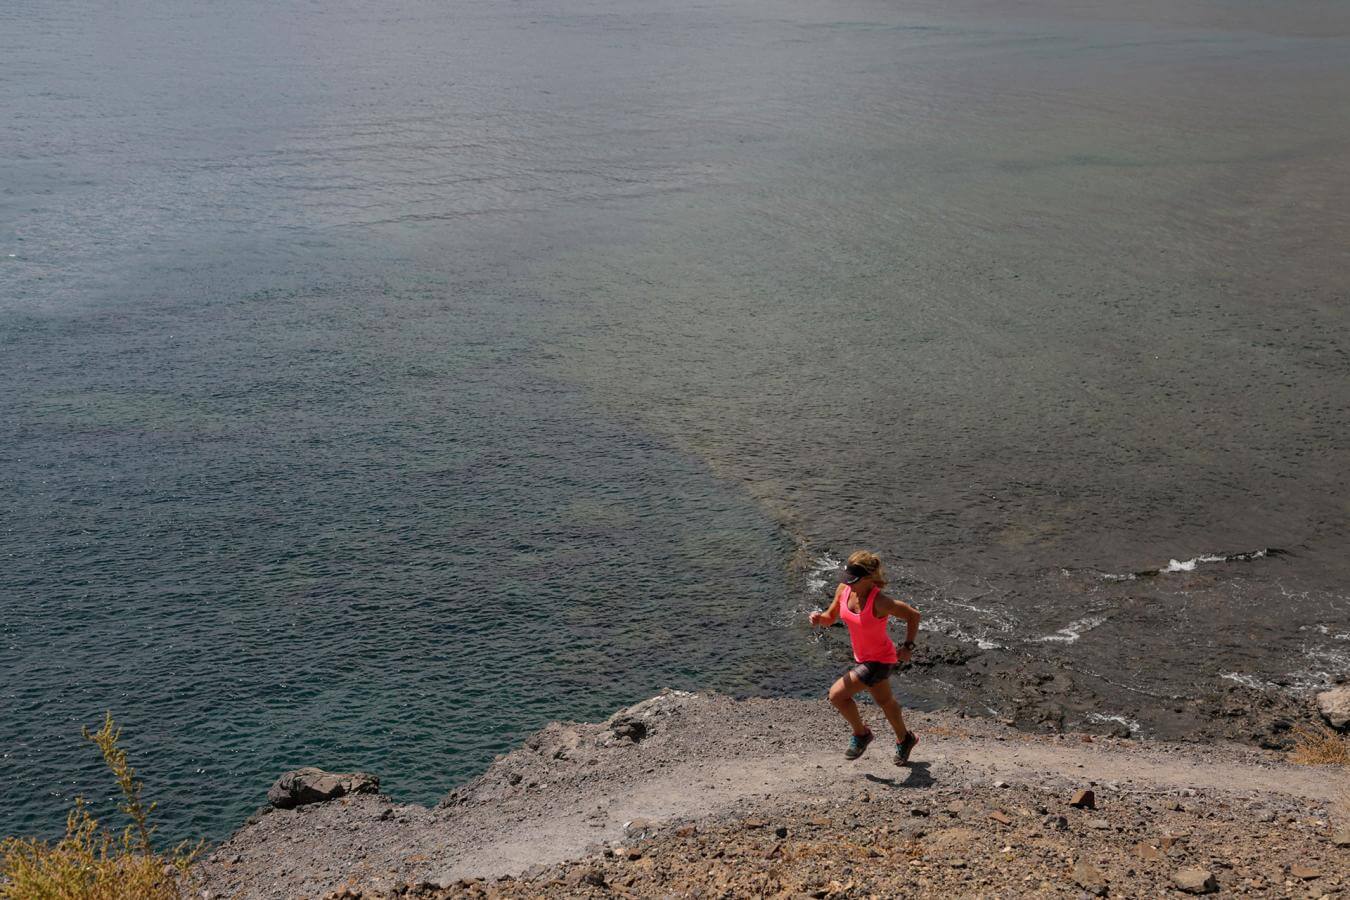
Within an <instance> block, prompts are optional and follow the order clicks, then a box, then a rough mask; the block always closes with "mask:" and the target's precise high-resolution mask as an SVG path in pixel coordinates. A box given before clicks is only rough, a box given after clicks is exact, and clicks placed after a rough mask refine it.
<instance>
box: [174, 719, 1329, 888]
mask: <svg viewBox="0 0 1350 900" xmlns="http://www.w3.org/2000/svg"><path fill="white" fill-rule="evenodd" d="M864 715H865V716H866V717H868V719H869V721H871V720H879V718H880V717H879V715H878V714H877V711H876V710H875V709H873V708H869V707H865V708H864ZM909 718H910V724H911V726H912V727H913V729H914V731H915V732H916V733H917V734H919V736H920V738H921V741H920V743H919V745H918V748H917V749H916V750H915V751H914V754H913V757H912V761H911V765H910V766H908V767H905V768H899V767H897V766H895V765H894V764H893V763H892V760H891V756H890V746H889V743H888V742H887V741H886V740H885V735H883V734H882V732H881V731H880V730H878V741H877V742H876V744H874V745H873V747H872V748H871V749H870V750H869V752H868V753H867V754H866V755H865V756H863V758H862V759H860V760H858V761H856V762H848V761H846V760H844V758H843V755H842V750H843V748H844V744H845V742H846V740H847V736H848V735H847V727H846V726H845V725H843V723H842V722H841V721H840V720H839V718H838V717H837V715H836V714H835V713H834V711H833V710H832V709H831V708H830V707H829V706H828V705H827V704H826V703H825V702H824V701H823V700H822V701H818V702H809V701H801V700H733V699H731V698H728V697H724V696H719V695H707V694H684V693H665V694H662V695H659V696H657V697H654V698H652V699H650V700H646V701H643V702H642V703H639V704H637V705H635V706H633V707H630V708H628V709H625V710H622V711H620V712H619V713H616V714H615V715H614V716H613V717H611V718H610V719H609V720H608V721H606V722H603V723H595V724H574V723H554V724H551V725H549V726H547V727H546V728H544V729H543V730H541V731H540V732H538V733H536V734H535V735H533V736H532V737H531V738H529V740H527V741H526V742H525V745H524V746H523V747H521V748H520V749H517V750H515V751H513V752H512V753H510V754H507V755H506V756H503V757H500V758H499V759H498V760H497V761H496V762H494V763H493V764H492V765H491V766H490V767H489V768H488V770H487V771H486V772H484V773H483V774H482V775H481V776H480V777H478V778H477V779H475V780H473V781H471V782H469V783H468V784H465V785H463V786H461V787H460V788H457V789H456V790H455V791H453V792H451V793H450V794H449V795H448V796H447V797H446V798H445V799H444V800H443V801H442V802H441V803H440V804H439V805H438V806H436V807H435V808H427V807H423V806H419V805H410V804H398V803H395V802H393V801H391V800H389V799H388V798H386V797H382V796H379V795H372V794H352V795H349V796H345V797H342V798H340V799H338V800H333V801H330V802H327V803H319V804H312V805H305V806H300V807H298V808H295V809H289V810H280V809H279V810H274V811H272V812H270V813H268V814H265V815H260V816H257V817H255V818H254V819H251V820H250V822H249V824H247V825H245V826H244V827H243V828H241V829H240V830H239V831H238V832H236V833H235V835H234V836H233V837H231V838H230V839H229V840H228V841H226V842H225V843H224V844H223V845H222V846H221V847H219V848H218V849H217V850H216V851H215V852H214V853H213V854H212V855H211V857H210V858H209V859H208V860H207V861H206V862H205V863H204V864H203V866H202V869H201V874H202V878H203V883H202V884H201V885H200V886H199V887H198V888H197V890H198V891H200V892H201V893H205V894H207V895H208V896H210V897H213V898H219V897H247V898H255V897H256V898H272V897H286V898H291V897H325V896H329V897H347V898H353V897H367V898H369V897H384V896H395V895H403V896H416V897H460V896H504V897H505V896H510V897H530V896H578V895H588V894H589V895H595V896H622V895H638V896H669V895H676V896H698V897H739V896H747V895H760V896H765V895H767V896H777V895H783V896H816V897H829V896H838V897H865V896H874V895H882V896H885V895H894V894H897V893H904V894H907V895H916V896H934V897H937V896H944V897H946V896H968V895H980V894H995V893H996V894H999V895H1001V896H1002V895H1014V896H1015V895H1036V896H1044V895H1046V894H1067V895H1071V896H1075V897H1076V896H1080V895H1081V894H1083V893H1084V892H1087V893H1089V894H1093V895H1097V896H1106V895H1108V894H1112V893H1114V894H1116V895H1119V896H1133V895H1140V894H1145V893H1148V894H1158V893H1160V892H1163V893H1167V892H1189V893H1205V892H1210V891H1214V890H1223V891H1241V892H1244V893H1247V894H1252V895H1257V896H1260V895H1268V896H1290V895H1291V894H1292V895H1298V896H1309V895H1311V896H1323V895H1335V894H1338V893H1340V892H1343V891H1350V784H1348V783H1347V777H1346V771H1347V770H1346V769H1344V768H1321V767H1301V766H1293V765H1290V764H1289V763H1287V762H1286V761H1285V758H1284V756H1283V755H1282V754H1276V753H1273V752H1271V751H1265V750H1258V749H1253V748H1249V747H1240V746H1236V745H1197V744H1167V743H1157V742H1147V741H1133V740H1128V739H1121V738H1104V737H1096V736H1087V735H1074V734H1067V735H1066V734H1057V735H1033V734H1027V733H1024V732H1019V731H1015V730H1012V729H1010V728H1006V727H1004V726H1002V725H999V724H997V723H994V722H990V721H987V720H980V719H967V718H961V717H959V716H957V715H954V714H947V713H910V714H909ZM874 727H875V726H874ZM1083 790H1090V791H1091V792H1092V796H1091V797H1088V798H1084V797H1082V796H1080V795H1079V792H1080V791H1083ZM1075 799H1077V800H1078V801H1079V802H1078V805H1076V806H1075V805H1073V801H1074V800H1075Z"/></svg>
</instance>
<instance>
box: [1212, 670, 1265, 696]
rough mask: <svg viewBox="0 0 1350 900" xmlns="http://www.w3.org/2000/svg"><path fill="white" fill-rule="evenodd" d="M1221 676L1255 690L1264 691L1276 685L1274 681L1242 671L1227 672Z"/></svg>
mask: <svg viewBox="0 0 1350 900" xmlns="http://www.w3.org/2000/svg"><path fill="white" fill-rule="evenodd" d="M1219 677H1220V678H1226V679H1227V680H1229V681H1236V682H1237V683H1238V684H1240V685H1242V686H1243V687H1249V688H1251V689H1252V690H1254V691H1264V690H1266V689H1267V688H1273V687H1275V686H1276V685H1275V683H1274V682H1273V681H1262V680H1261V679H1260V678H1257V677H1256V676H1255V675H1244V674H1242V673H1241V672H1227V673H1225V674H1223V675H1220V676H1219Z"/></svg>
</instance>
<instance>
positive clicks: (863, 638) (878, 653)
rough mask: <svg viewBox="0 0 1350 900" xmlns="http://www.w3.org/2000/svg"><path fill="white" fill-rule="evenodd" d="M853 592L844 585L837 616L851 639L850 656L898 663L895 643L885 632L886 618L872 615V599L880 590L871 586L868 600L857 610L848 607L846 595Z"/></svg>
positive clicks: (859, 659) (860, 660) (866, 660)
mask: <svg viewBox="0 0 1350 900" xmlns="http://www.w3.org/2000/svg"><path fill="white" fill-rule="evenodd" d="M852 593H853V588H851V587H845V588H844V596H842V597H840V598H839V618H841V619H843V620H844V624H845V625H847V626H848V637H849V640H851V641H852V642H853V658H854V659H855V660H857V661H858V662H880V663H894V662H898V661H899V657H898V656H896V654H895V642H894V641H892V640H891V636H890V635H889V634H887V633H886V621H887V620H886V619H884V618H883V619H878V618H877V617H876V616H875V615H873V614H872V601H874V600H876V598H877V594H880V593H881V588H876V587H874V588H872V592H871V593H870V594H868V595H867V601H866V602H865V603H863V605H862V608H861V609H860V610H858V611H857V612H853V611H852V610H850V609H849V608H848V595H849V594H852ZM855 596H856V595H855Z"/></svg>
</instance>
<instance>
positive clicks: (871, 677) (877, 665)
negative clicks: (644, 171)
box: [849, 662, 895, 687]
mask: <svg viewBox="0 0 1350 900" xmlns="http://www.w3.org/2000/svg"><path fill="white" fill-rule="evenodd" d="M849 671H850V672H852V673H853V674H854V675H857V676H858V680H859V681H861V682H862V683H863V684H865V685H867V686H868V687H872V686H873V685H874V684H878V683H880V682H882V681H885V680H886V679H887V678H890V677H891V673H892V672H894V671H895V663H884V662H864V663H858V664H857V665H856V666H854V667H853V668H851V669H849Z"/></svg>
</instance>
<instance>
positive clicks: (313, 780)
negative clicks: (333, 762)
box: [267, 766, 380, 809]
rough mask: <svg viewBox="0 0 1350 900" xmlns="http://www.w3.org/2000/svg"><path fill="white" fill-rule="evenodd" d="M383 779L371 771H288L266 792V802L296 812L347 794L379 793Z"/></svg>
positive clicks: (310, 769) (308, 768)
mask: <svg viewBox="0 0 1350 900" xmlns="http://www.w3.org/2000/svg"><path fill="white" fill-rule="evenodd" d="M379 792H380V778H379V776H378V775H371V774H370V773H368V772H325V771H324V770H323V769H316V768H314V767H313V766H306V767H305V768H303V769H296V770H294V771H292V772H287V773H286V774H285V775H282V776H281V777H280V778H278V779H277V780H276V783H275V784H273V785H272V786H271V787H270V788H268V790H267V802H268V803H270V804H272V805H273V806H274V807H276V808H277V809H295V808H296V807H297V806H305V805H306V804H309V803H325V802H327V801H329V800H336V799H337V798H339V797H346V796H347V795H348V794H378V793H379Z"/></svg>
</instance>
